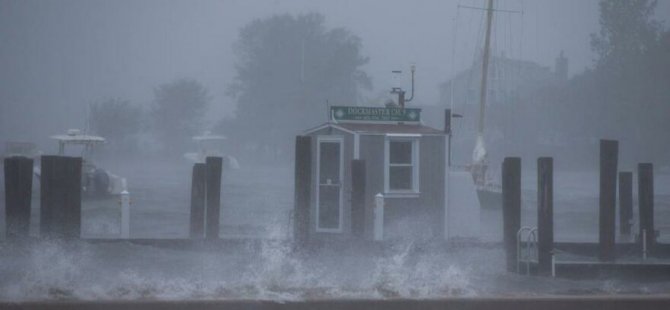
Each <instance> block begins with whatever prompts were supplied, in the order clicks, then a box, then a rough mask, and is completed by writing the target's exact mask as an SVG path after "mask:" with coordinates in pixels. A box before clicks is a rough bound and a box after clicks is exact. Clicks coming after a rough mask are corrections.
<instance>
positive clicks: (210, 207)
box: [4, 155, 223, 240]
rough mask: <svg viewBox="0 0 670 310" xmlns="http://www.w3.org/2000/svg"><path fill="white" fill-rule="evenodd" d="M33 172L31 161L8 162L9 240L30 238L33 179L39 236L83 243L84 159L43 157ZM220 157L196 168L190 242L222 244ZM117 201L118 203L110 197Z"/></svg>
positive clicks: (7, 234) (213, 158)
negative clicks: (37, 184) (37, 190)
mask: <svg viewBox="0 0 670 310" xmlns="http://www.w3.org/2000/svg"><path fill="white" fill-rule="evenodd" d="M40 162H41V165H40V166H41V168H40V169H39V170H35V169H34V168H33V167H34V160H33V159H32V158H27V157H21V156H13V157H7V158H5V159H4V178H5V219H6V225H5V227H6V234H5V235H6V238H7V239H8V240H22V239H26V238H28V237H29V234H30V218H31V203H32V194H33V189H32V184H33V174H36V175H38V177H39V182H40V207H39V211H40V216H39V219H40V225H39V236H40V237H42V238H54V239H66V240H69V239H79V238H81V209H82V203H81V201H82V158H81V157H68V156H51V155H45V156H41V158H40ZM222 166H223V159H222V158H221V157H207V158H206V162H205V163H196V164H195V165H194V166H193V174H192V182H191V206H190V207H191V212H190V229H189V237H190V238H192V239H201V238H205V239H217V238H219V221H220V209H221V171H222ZM110 198H114V197H110Z"/></svg>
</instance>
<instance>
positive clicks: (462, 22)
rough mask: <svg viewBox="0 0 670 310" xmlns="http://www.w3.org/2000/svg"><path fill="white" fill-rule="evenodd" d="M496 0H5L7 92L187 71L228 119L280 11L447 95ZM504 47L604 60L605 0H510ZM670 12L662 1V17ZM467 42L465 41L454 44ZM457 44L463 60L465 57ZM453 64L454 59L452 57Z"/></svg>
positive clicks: (72, 95)
mask: <svg viewBox="0 0 670 310" xmlns="http://www.w3.org/2000/svg"><path fill="white" fill-rule="evenodd" d="M459 5H461V6H476V7H483V6H484V5H485V1H484V0H472V1H468V0H460V1H455V0H454V1H445V0H420V1H409V0H406V1H402V0H393V1H390V0H251V1H250V0H218V1H215V0H196V1H192V0H191V1H176V0H157V1H153V0H136V1H129V0H121V1H99V0H77V1H73V0H54V1H46V0H44V1H6V0H0V71H1V72H0V82H1V84H0V87H2V89H0V91H2V92H4V93H5V94H4V95H5V96H7V97H10V98H13V99H17V100H18V101H26V100H28V101H40V102H41V103H42V102H43V103H47V104H49V105H54V106H62V107H63V109H73V110H76V109H77V108H78V107H83V106H85V105H86V104H88V103H90V102H92V101H95V100H99V99H101V98H105V97H122V98H127V99H129V100H131V101H133V102H136V103H140V104H148V103H149V102H150V101H151V99H152V96H153V93H152V89H153V87H155V86H156V85H159V84H161V83H164V82H168V81H171V80H173V79H175V78H180V77H191V78H194V79H197V80H198V81H200V82H202V83H203V84H204V85H205V86H206V87H207V88H208V89H209V91H210V94H211V96H212V105H213V107H214V111H215V112H216V113H215V114H210V115H215V116H216V118H217V119H218V118H220V117H221V116H223V115H224V114H226V113H231V111H233V110H234V105H235V103H234V102H233V101H232V100H231V99H230V98H228V97H226V96H225V88H226V85H227V84H228V83H230V82H231V80H232V78H233V76H234V69H233V68H234V63H235V58H234V55H233V53H232V45H233V43H234V41H235V40H236V39H237V35H238V31H239V28H240V27H242V26H244V25H245V24H247V23H249V22H250V21H252V20H253V19H257V18H265V17H268V16H270V15H272V14H280V13H307V12H320V13H322V14H324V15H325V16H326V22H327V25H328V26H330V27H345V28H348V29H349V30H351V31H352V32H353V33H355V34H357V35H358V36H360V37H361V38H362V42H363V46H364V49H363V51H364V54H365V55H367V56H369V57H370V63H369V64H368V65H367V66H366V67H365V68H364V69H365V70H366V71H367V72H368V73H370V75H371V76H372V77H373V83H374V86H375V89H374V91H373V94H377V93H381V92H383V91H386V90H387V88H389V87H390V82H391V73H390V71H391V70H394V69H402V70H405V71H408V69H409V66H410V64H411V63H415V64H416V66H417V95H416V100H415V102H418V103H422V104H434V103H436V102H437V98H438V92H437V85H438V84H439V83H441V82H444V81H446V80H447V79H448V78H449V77H450V76H452V75H453V74H454V72H455V71H458V70H463V69H464V68H466V67H467V66H469V65H470V64H472V57H473V54H474V53H475V51H476V47H477V46H480V45H481V44H479V45H477V42H478V40H481V37H482V35H481V31H482V30H481V29H482V24H483V12H482V11H479V10H473V9H468V8H463V7H461V8H460V9H459V8H458V7H459ZM496 6H497V8H498V9H504V10H512V11H523V13H496V15H495V16H496V17H495V21H496V24H495V27H494V29H495V33H494V49H495V52H496V53H502V52H504V53H505V54H506V55H508V56H509V57H514V58H522V59H527V60H532V61H535V62H537V63H539V64H541V65H544V66H553V62H554V59H555V57H556V56H557V55H558V53H559V52H560V51H561V50H564V51H565V54H566V56H567V57H568V58H569V60H570V74H571V75H573V74H575V73H578V72H580V71H582V70H583V69H584V67H585V66H588V65H590V64H591V63H592V59H593V55H592V53H591V52H590V49H589V34H590V33H592V32H596V31H597V30H598V10H597V9H598V5H597V1H596V0H561V1H556V0H541V1H531V0H525V1H524V0H500V1H497V4H496ZM668 17H670V1H660V3H659V7H658V9H657V18H658V19H662V20H667V19H668ZM454 47H455V48H454ZM454 52H455V57H454V56H453V55H454ZM452 63H453V64H454V65H452Z"/></svg>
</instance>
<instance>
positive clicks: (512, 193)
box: [502, 157, 521, 272]
mask: <svg viewBox="0 0 670 310" xmlns="http://www.w3.org/2000/svg"><path fill="white" fill-rule="evenodd" d="M502 197H503V201H502V203H503V205H502V212H503V243H504V244H505V257H506V259H507V271H509V272H513V271H516V264H517V259H518V258H517V254H518V253H517V240H516V234H517V232H518V231H519V229H520V228H521V158H519V157H506V158H505V160H503V163H502Z"/></svg>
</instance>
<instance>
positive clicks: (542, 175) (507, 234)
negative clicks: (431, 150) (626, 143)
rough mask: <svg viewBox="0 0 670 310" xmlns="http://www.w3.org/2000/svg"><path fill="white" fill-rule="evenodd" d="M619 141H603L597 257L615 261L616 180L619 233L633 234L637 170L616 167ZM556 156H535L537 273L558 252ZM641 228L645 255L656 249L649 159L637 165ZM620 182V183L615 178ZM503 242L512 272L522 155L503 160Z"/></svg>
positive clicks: (548, 266)
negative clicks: (555, 219)
mask: <svg viewBox="0 0 670 310" xmlns="http://www.w3.org/2000/svg"><path fill="white" fill-rule="evenodd" d="M618 151H619V144H618V141H614V140H601V141H600V190H599V238H598V247H597V248H598V250H597V257H598V259H599V260H600V261H602V262H613V261H615V260H616V251H615V250H616V210H617V208H616V207H617V184H618V193H619V195H618V202H619V232H620V234H622V235H630V233H631V226H632V219H633V182H632V180H633V173H632V172H630V171H622V172H618V171H617V169H618V167H617V166H618ZM553 166H554V165H553V158H551V157H540V158H538V159H537V267H538V270H537V272H538V274H541V275H549V274H551V272H552V271H551V268H552V259H553V257H552V256H553V255H554V199H553V195H554V189H553V183H554V182H553V170H554V168H553ZM637 176H638V207H639V225H638V226H639V231H638V235H637V238H636V242H637V243H638V244H639V246H640V250H641V251H642V252H643V255H646V254H647V253H653V251H654V246H655V244H656V238H657V234H658V233H657V232H656V230H655V229H654V175H653V165H652V164H651V163H639V164H638V165H637ZM617 181H618V183H617ZM502 196H503V210H502V211H503V243H504V246H505V253H506V261H507V269H508V271H517V263H518V260H519V257H518V255H519V244H520V242H519V240H518V238H519V237H518V235H519V232H520V229H521V158H519V157H507V158H505V159H504V161H503V164H502Z"/></svg>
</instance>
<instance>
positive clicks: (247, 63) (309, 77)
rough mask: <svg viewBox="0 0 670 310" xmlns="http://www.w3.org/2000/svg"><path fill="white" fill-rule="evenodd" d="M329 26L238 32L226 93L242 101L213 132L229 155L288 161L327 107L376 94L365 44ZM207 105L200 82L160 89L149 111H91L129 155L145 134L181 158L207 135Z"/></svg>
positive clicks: (307, 22)
mask: <svg viewBox="0 0 670 310" xmlns="http://www.w3.org/2000/svg"><path fill="white" fill-rule="evenodd" d="M324 21H325V19H324V17H323V16H322V15H320V14H315V13H312V14H305V15H298V16H292V15H288V14H286V15H277V16H272V17H269V18H266V19H258V20H254V21H252V22H251V23H249V24H247V25H246V26H245V27H243V28H242V29H241V30H240V34H239V39H238V41H237V42H236V44H235V46H234V47H233V49H234V53H235V56H236V58H237V64H236V76H235V80H234V82H232V83H231V84H230V85H229V86H228V89H227V94H228V95H229V96H230V97H232V98H233V99H235V100H236V101H237V110H236V116H235V117H225V118H221V120H220V121H219V122H217V124H215V126H214V130H213V131H214V132H216V133H220V134H223V135H226V136H228V138H229V141H230V142H229V143H230V144H229V146H231V147H230V150H229V151H231V152H233V153H235V152H238V154H236V155H242V154H244V155H254V154H256V155H258V154H265V155H266V156H267V157H271V158H274V159H277V158H283V159H286V158H288V157H289V156H290V150H291V149H292V140H293V137H294V136H295V135H296V134H298V133H299V132H300V131H301V130H304V129H306V128H308V127H310V126H315V125H318V123H320V122H324V121H326V119H327V106H328V104H331V105H334V104H339V105H352V104H356V102H357V101H358V99H359V96H360V93H359V91H360V90H361V89H370V88H371V87H372V83H371V79H370V77H369V76H368V75H367V74H366V73H365V72H363V71H362V70H361V69H360V67H361V66H362V65H364V64H366V63H367V62H368V58H366V57H363V56H362V55H361V40H360V38H358V37H357V36H355V35H353V34H352V33H350V32H349V31H347V30H345V29H344V28H334V29H327V28H326V27H325V26H324ZM209 102H210V97H209V96H208V95H207V90H206V89H205V88H204V87H203V86H202V85H201V84H200V83H198V82H197V81H195V80H190V79H180V80H177V81H173V82H170V83H167V84H163V85H160V86H158V87H157V88H156V89H155V90H154V100H153V104H152V106H151V108H150V109H148V110H147V111H143V110H141V109H139V108H137V107H136V106H133V105H132V104H130V103H128V101H126V100H123V99H108V100H104V101H102V102H98V103H95V104H93V105H92V107H91V128H92V129H93V131H94V132H95V133H97V134H100V135H102V136H105V137H107V138H108V140H109V141H110V146H113V147H116V148H118V149H124V150H131V149H132V148H134V147H136V146H137V143H138V141H137V135H138V134H139V133H140V132H143V131H147V132H152V133H154V135H155V137H156V138H157V139H158V141H159V142H161V145H162V148H163V149H164V150H165V151H166V152H168V153H169V154H174V155H180V154H181V153H180V152H183V151H185V150H186V149H188V147H189V143H190V137H192V136H193V135H197V134H201V133H202V131H203V130H204V129H205V128H204V122H203V118H204V116H205V113H206V112H207V108H208V103H209ZM143 124H149V125H148V126H147V125H143ZM240 153H242V154H240Z"/></svg>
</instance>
